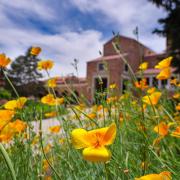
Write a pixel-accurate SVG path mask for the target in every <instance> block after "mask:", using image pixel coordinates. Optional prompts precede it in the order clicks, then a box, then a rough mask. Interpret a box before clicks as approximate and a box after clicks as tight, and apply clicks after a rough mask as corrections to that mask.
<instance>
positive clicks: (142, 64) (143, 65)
mask: <svg viewBox="0 0 180 180" xmlns="http://www.w3.org/2000/svg"><path fill="white" fill-rule="evenodd" d="M147 68H148V63H147V62H143V63H141V64H140V66H139V69H140V70H146V69H147Z"/></svg>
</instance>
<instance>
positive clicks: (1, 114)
mask: <svg viewBox="0 0 180 180" xmlns="http://www.w3.org/2000/svg"><path fill="white" fill-rule="evenodd" d="M14 114H15V113H14V111H11V110H0V131H1V130H2V129H3V128H4V127H5V126H6V125H7V124H8V123H9V122H10V121H11V119H12V118H13V116H14Z"/></svg>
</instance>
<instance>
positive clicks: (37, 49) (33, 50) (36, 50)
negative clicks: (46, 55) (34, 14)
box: [30, 47, 41, 56]
mask: <svg viewBox="0 0 180 180" xmlns="http://www.w3.org/2000/svg"><path fill="white" fill-rule="evenodd" d="M40 52H41V48H40V47H32V48H31V52H30V54H32V55H34V56H37V55H39V53H40Z"/></svg>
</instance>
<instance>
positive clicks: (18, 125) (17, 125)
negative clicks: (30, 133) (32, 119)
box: [11, 119, 27, 133]
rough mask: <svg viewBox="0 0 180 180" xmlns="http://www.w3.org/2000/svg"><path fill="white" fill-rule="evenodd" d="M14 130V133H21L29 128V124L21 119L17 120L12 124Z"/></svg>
mask: <svg viewBox="0 0 180 180" xmlns="http://www.w3.org/2000/svg"><path fill="white" fill-rule="evenodd" d="M11 125H12V128H13V129H14V132H17V133H20V132H22V131H24V130H25V129H26V127H27V124H26V123H25V122H23V121H21V120H19V119H16V120H15V121H14V122H12V124H11Z"/></svg>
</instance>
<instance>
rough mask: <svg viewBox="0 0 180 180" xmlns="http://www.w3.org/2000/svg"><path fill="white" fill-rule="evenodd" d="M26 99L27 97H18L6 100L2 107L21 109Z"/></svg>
mask: <svg viewBox="0 0 180 180" xmlns="http://www.w3.org/2000/svg"><path fill="white" fill-rule="evenodd" d="M26 101H27V98H25V97H20V98H19V99H17V100H11V101H8V102H7V103H6V104H4V107H5V109H10V110H15V109H22V108H23V106H24V104H25V103H26Z"/></svg>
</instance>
